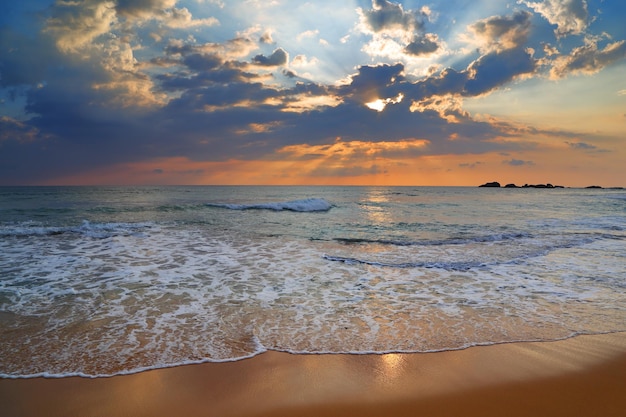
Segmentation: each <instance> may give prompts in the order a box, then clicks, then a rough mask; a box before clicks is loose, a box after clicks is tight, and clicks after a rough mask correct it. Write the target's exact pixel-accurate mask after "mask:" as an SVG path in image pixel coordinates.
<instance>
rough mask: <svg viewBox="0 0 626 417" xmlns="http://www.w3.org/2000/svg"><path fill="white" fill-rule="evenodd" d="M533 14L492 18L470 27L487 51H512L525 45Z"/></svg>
mask: <svg viewBox="0 0 626 417" xmlns="http://www.w3.org/2000/svg"><path fill="white" fill-rule="evenodd" d="M530 18H531V14H530V13H529V12H526V11H517V12H515V13H514V14H513V15H511V16H492V17H489V18H486V19H483V20H479V21H478V22H476V23H474V24H472V25H470V26H469V30H470V31H471V32H472V33H473V34H474V36H475V38H476V39H477V40H478V41H479V44H481V45H482V46H484V47H486V48H487V49H497V50H502V49H511V48H517V47H519V46H521V45H524V44H525V43H526V41H527V39H528V36H529V33H530Z"/></svg>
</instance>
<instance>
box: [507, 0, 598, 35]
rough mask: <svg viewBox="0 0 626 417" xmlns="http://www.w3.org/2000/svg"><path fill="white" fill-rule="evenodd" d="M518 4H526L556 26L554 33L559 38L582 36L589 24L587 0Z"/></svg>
mask: <svg viewBox="0 0 626 417" xmlns="http://www.w3.org/2000/svg"><path fill="white" fill-rule="evenodd" d="M518 3H521V4H525V5H526V6H528V7H530V8H531V9H533V10H535V11H536V12H537V13H539V14H541V15H542V16H543V17H544V18H546V19H547V20H548V22H550V23H551V24H553V25H556V29H555V30H554V33H555V34H556V36H557V37H563V36H566V35H578V34H581V33H583V32H584V31H585V29H586V28H587V25H588V22H589V12H588V10H587V1H586V0H543V2H533V1H525V0H519V1H518Z"/></svg>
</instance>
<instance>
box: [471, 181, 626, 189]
mask: <svg viewBox="0 0 626 417" xmlns="http://www.w3.org/2000/svg"><path fill="white" fill-rule="evenodd" d="M478 187H479V188H580V189H595V190H624V189H625V188H624V187H602V186H600V185H589V186H586V187H565V186H563V185H552V184H550V183H547V184H524V185H516V184H512V183H511V184H506V185H504V186H502V185H501V184H500V183H499V182H498V181H492V182H487V183H484V184H482V185H479V186H478Z"/></svg>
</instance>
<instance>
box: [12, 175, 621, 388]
mask: <svg viewBox="0 0 626 417" xmlns="http://www.w3.org/2000/svg"><path fill="white" fill-rule="evenodd" d="M625 242H626V192H625V191H623V190H586V189H547V190H542V189H483V188H454V187H112V188H106V187H3V188H0V338H1V340H2V347H0V374H2V375H3V376H5V377H19V376H34V375H49V376H67V375H86V376H104V375H115V374H123V373H132V372H137V371H141V370H144V369H151V368H159V367H167V366H174V365H178V364H183V363H195V362H205V361H231V360H237V359H241V358H245V357H249V356H253V355H255V354H258V353H260V352H263V351H266V350H268V349H271V350H280V351H289V352H297V353H338V352H349V353H368V352H378V353H383V352H424V351H436V350H448V349H460V348H464V347H467V346H472V345H482V344H493V343H502V342H511V341H519V340H554V339H561V338H565V337H569V336H572V335H575V334H581V333H604V332H613V331H624V330H626V244H625Z"/></svg>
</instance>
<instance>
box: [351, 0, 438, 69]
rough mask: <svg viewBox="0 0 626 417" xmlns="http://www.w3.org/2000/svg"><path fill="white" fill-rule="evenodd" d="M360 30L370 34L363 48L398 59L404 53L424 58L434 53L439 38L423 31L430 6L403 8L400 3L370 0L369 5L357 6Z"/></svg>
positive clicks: (376, 54) (368, 51)
mask: <svg viewBox="0 0 626 417" xmlns="http://www.w3.org/2000/svg"><path fill="white" fill-rule="evenodd" d="M357 13H358V14H359V26H358V28H359V30H360V31H361V32H362V33H364V34H369V35H372V37H373V38H372V40H371V41H370V42H369V43H368V44H367V45H365V46H364V47H363V50H364V51H365V52H366V53H368V54H369V55H372V56H387V57H390V58H393V59H398V58H401V57H403V56H405V55H406V56H408V57H423V56H428V55H431V54H433V53H435V52H437V51H438V50H439V49H440V48H441V41H440V40H439V37H438V36H437V35H436V34H433V33H426V31H425V30H424V27H425V23H426V22H427V21H428V18H429V17H430V16H431V12H430V9H428V8H422V9H421V10H404V8H403V7H402V5H401V4H398V3H393V2H390V1H387V0H372V8H371V9H369V10H364V9H362V8H358V9H357Z"/></svg>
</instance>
